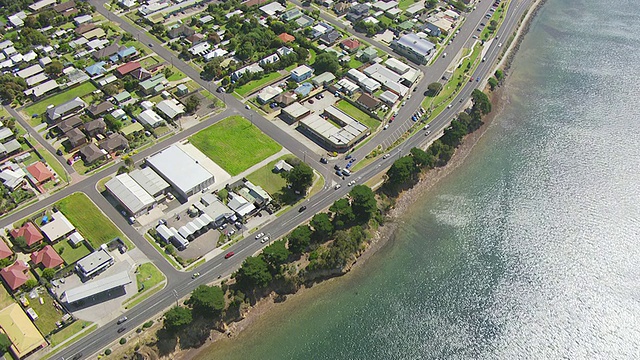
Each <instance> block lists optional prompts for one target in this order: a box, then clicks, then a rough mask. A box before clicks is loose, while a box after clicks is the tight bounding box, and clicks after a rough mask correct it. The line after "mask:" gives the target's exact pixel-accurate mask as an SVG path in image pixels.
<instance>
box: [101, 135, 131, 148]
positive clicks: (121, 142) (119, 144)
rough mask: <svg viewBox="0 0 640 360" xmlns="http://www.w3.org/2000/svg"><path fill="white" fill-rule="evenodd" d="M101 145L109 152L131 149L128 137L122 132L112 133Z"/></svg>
mask: <svg viewBox="0 0 640 360" xmlns="http://www.w3.org/2000/svg"><path fill="white" fill-rule="evenodd" d="M99 147H100V148H101V149H102V150H105V151H106V152H108V153H113V152H116V151H125V150H127V149H129V141H127V139H126V138H125V137H124V136H122V135H121V134H118V133H115V134H111V135H110V136H109V137H108V138H107V139H106V140H104V141H103V142H101V143H100V144H99Z"/></svg>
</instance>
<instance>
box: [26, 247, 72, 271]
mask: <svg viewBox="0 0 640 360" xmlns="http://www.w3.org/2000/svg"><path fill="white" fill-rule="evenodd" d="M31 262H33V264H34V265H36V266H38V265H41V266H42V267H43V268H45V269H55V268H57V267H60V265H62V264H64V260H62V258H61V257H60V255H58V253H57V252H56V250H55V249H54V248H53V247H52V246H51V245H47V246H45V247H44V248H42V250H39V251H34V252H32V253H31Z"/></svg>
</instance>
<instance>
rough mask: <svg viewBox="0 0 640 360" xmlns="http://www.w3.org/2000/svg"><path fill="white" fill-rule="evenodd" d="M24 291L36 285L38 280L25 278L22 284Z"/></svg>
mask: <svg viewBox="0 0 640 360" xmlns="http://www.w3.org/2000/svg"><path fill="white" fill-rule="evenodd" d="M22 286H23V287H24V289H25V290H26V291H31V289H33V288H34V287H36V286H38V281H37V280H36V279H33V278H31V279H29V280H27V281H26V282H25V283H24V285H22Z"/></svg>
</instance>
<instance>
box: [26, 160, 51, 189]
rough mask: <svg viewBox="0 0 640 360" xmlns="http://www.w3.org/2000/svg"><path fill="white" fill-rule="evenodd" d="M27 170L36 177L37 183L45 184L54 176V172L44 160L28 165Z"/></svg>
mask: <svg viewBox="0 0 640 360" xmlns="http://www.w3.org/2000/svg"><path fill="white" fill-rule="evenodd" d="M27 172H28V173H29V174H31V176H32V177H33V178H34V179H35V181H34V182H35V184H36V185H39V184H44V183H46V182H47V181H49V180H51V179H53V178H54V175H53V172H51V170H49V168H48V167H47V165H45V164H44V163H43V162H42V161H37V162H35V163H33V164H31V165H29V166H27Z"/></svg>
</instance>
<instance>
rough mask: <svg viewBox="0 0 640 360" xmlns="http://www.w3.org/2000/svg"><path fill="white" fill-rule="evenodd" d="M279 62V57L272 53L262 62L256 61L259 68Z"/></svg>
mask: <svg viewBox="0 0 640 360" xmlns="http://www.w3.org/2000/svg"><path fill="white" fill-rule="evenodd" d="M278 61H280V57H279V56H278V54H276V53H274V54H271V55H269V56H266V57H264V58H262V60H260V61H258V64H259V65H260V66H265V65H266V64H273V63H276V62H278Z"/></svg>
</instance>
